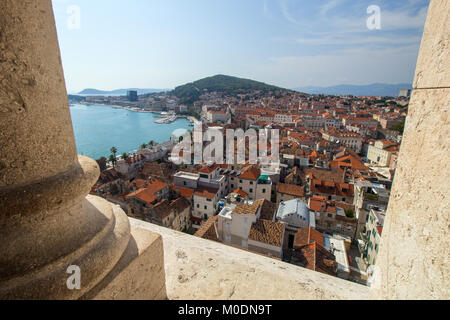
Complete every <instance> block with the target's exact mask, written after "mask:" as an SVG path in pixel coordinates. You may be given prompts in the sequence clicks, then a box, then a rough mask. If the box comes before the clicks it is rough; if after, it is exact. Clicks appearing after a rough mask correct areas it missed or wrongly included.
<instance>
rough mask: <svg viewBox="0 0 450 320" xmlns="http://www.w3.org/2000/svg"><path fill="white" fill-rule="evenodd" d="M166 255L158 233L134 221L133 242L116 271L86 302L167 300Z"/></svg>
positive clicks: (88, 296) (91, 292) (87, 297)
mask: <svg viewBox="0 0 450 320" xmlns="http://www.w3.org/2000/svg"><path fill="white" fill-rule="evenodd" d="M165 281H166V279H165V272H164V252H163V243H162V238H161V236H160V235H159V234H156V233H153V232H151V231H148V230H145V229H142V228H140V227H139V226H136V225H135V223H134V222H133V221H131V239H130V242H129V244H128V247H127V249H126V250H125V252H124V254H123V255H122V258H121V259H120V260H119V262H118V263H117V265H116V266H115V268H114V269H113V270H112V271H111V272H110V273H109V274H108V276H106V277H105V279H104V280H103V281H102V282H101V283H100V284H99V285H97V286H96V287H95V288H94V289H93V290H91V291H90V292H89V293H87V294H86V295H85V296H84V297H83V299H94V300H163V299H166V283H165Z"/></svg>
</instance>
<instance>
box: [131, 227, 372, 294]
mask: <svg viewBox="0 0 450 320" xmlns="http://www.w3.org/2000/svg"><path fill="white" fill-rule="evenodd" d="M130 220H131V221H132V225H136V226H139V227H141V228H144V229H147V230H150V231H153V232H156V233H159V234H160V235H161V236H162V238H163V243H164V262H165V270H166V288H167V296H168V298H169V299H173V300H184V299H186V300H191V299H194V300H203V299H204V300H216V299H224V300H238V299H242V300H252V299H254V300H263V299H269V300H270V299H273V300H280V299H305V300H317V299H336V300H345V299H356V300H362V299H367V298H368V295H369V288H368V287H365V286H361V285H358V284H355V283H352V282H348V281H345V280H342V279H339V278H335V277H330V276H327V275H324V274H321V273H319V272H314V271H310V270H308V269H304V268H300V267H297V266H294V265H291V264H287V263H284V262H281V261H278V260H275V259H271V258H267V257H265V256H261V255H257V254H253V253H249V252H247V251H244V250H240V249H237V248H233V247H229V246H226V245H223V244H220V243H217V242H214V241H208V240H204V239H201V238H197V237H194V236H190V235H187V234H184V233H181V232H177V231H173V230H169V229H166V228H163V227H159V226H156V225H152V224H149V223H146V222H143V221H139V220H134V219H130Z"/></svg>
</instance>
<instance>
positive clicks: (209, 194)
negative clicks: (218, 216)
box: [194, 187, 219, 200]
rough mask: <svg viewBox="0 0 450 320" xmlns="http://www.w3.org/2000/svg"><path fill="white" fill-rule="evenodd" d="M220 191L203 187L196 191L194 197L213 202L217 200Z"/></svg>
mask: <svg viewBox="0 0 450 320" xmlns="http://www.w3.org/2000/svg"><path fill="white" fill-rule="evenodd" d="M218 191H219V190H218V189H212V188H204V187H201V188H197V189H196V190H195V192H194V195H195V196H198V197H202V198H207V199H211V200H212V199H214V198H215V196H216V194H217V192H218Z"/></svg>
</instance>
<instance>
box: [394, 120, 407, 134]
mask: <svg viewBox="0 0 450 320" xmlns="http://www.w3.org/2000/svg"><path fill="white" fill-rule="evenodd" d="M390 129H391V130H394V131H397V132H398V133H400V134H403V131H405V121H402V122H399V123H396V124H394V125H393V126H392V127H391V128H390Z"/></svg>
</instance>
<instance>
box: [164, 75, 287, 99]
mask: <svg viewBox="0 0 450 320" xmlns="http://www.w3.org/2000/svg"><path fill="white" fill-rule="evenodd" d="M205 90H207V91H208V92H214V91H216V92H222V93H224V94H227V95H237V94H245V93H249V92H251V91H253V90H262V91H276V90H287V89H283V88H279V87H275V86H272V85H268V84H265V83H262V82H258V81H253V80H249V79H241V78H236V77H230V76H225V75H216V76H213V77H209V78H204V79H201V80H198V81H195V82H191V83H188V84H185V85H183V86H179V87H176V88H175V90H173V91H172V93H173V94H174V95H175V96H177V97H178V98H179V99H180V100H181V103H185V104H192V103H194V102H195V101H197V100H198V99H199V97H200V96H201V95H202V93H203V92H204V91H205Z"/></svg>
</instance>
